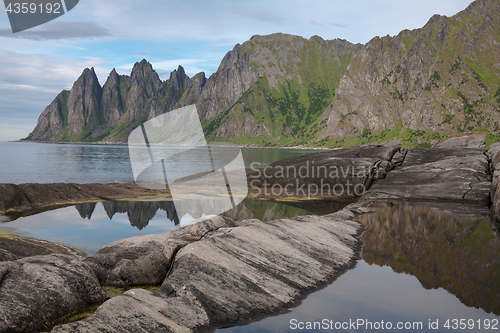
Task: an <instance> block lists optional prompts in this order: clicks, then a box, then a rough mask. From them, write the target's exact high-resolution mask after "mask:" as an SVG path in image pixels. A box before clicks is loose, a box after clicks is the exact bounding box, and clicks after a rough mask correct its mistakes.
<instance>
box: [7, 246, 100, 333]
mask: <svg viewBox="0 0 500 333" xmlns="http://www.w3.org/2000/svg"><path fill="white" fill-rule="evenodd" d="M0 295H1V297H0V332H33V331H39V330H41V329H43V328H44V327H46V326H48V325H53V324H55V323H57V322H58V321H60V320H61V319H63V318H65V317H66V316H69V315H72V314H75V313H79V312H83V311H84V310H85V309H86V308H88V307H89V306H91V305H95V304H99V303H102V302H104V301H105V300H106V299H107V298H108V297H107V295H106V293H105V292H104V290H103V289H102V288H101V286H100V285H99V281H98V280H97V279H96V277H95V275H94V274H93V272H92V271H91V270H90V268H89V267H88V266H87V265H86V264H84V263H82V262H81V261H79V260H77V259H75V258H73V257H69V256H64V255H46V256H35V257H29V258H25V259H19V260H14V261H6V262H0Z"/></svg>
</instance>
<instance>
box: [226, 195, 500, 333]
mask: <svg viewBox="0 0 500 333" xmlns="http://www.w3.org/2000/svg"><path fill="white" fill-rule="evenodd" d="M476 208H478V207H474V208H472V207H467V206H462V205H461V204H458V205H455V206H454V207H450V206H448V207H443V206H441V207H440V206H439V205H436V206H434V207H430V206H429V205H425V206H422V205H418V204H417V205H412V204H396V205H391V204H388V205H381V206H379V207H374V210H375V213H374V214H366V215H363V216H361V221H362V222H363V224H364V226H365V227H366V231H365V233H364V234H363V236H362V238H361V240H362V241H363V243H364V246H363V252H362V254H361V257H362V259H360V260H358V262H357V263H356V266H355V268H354V269H351V270H348V271H347V272H345V273H344V274H343V275H341V276H340V277H339V278H338V279H337V280H336V281H335V282H334V283H332V284H330V285H328V286H326V287H325V288H324V289H323V290H320V291H318V292H315V293H313V294H311V295H309V296H308V297H307V298H306V299H304V300H303V301H302V302H301V303H300V304H299V305H298V306H296V307H295V308H291V309H289V310H287V311H286V312H285V313H283V314H281V315H277V316H272V317H268V318H265V319H262V320H261V321H258V322H254V323H251V324H249V325H246V326H238V327H231V328H226V329H220V330H219V331H220V332H221V333H222V332H224V333H229V332H231V333H233V332H234V333H250V332H252V333H253V332H293V331H299V332H305V331H307V332H329V331H335V332H385V331H394V332H404V331H406V332H495V331H496V332H498V331H499V330H500V316H499V315H500V240H499V239H498V236H497V235H496V234H495V233H494V232H493V231H492V230H491V226H490V220H489V218H488V210H487V208H486V209H481V207H479V209H478V211H476V212H474V210H475V209H476ZM450 211H451V212H453V213H450ZM323 320H326V322H327V324H326V325H324V324H323V323H324V322H323ZM358 320H359V321H360V322H359V323H364V324H363V325H360V326H353V325H351V324H352V322H355V323H358ZM331 321H332V322H333V328H332V326H331V325H332V324H331ZM382 321H383V322H384V323H385V326H384V327H386V329H381V328H380V327H381V326H378V327H379V329H376V327H377V325H380V324H381V322H382ZM314 322H317V323H321V325H317V326H316V329H315V328H314V326H313V325H314ZM299 323H301V324H299ZM307 323H310V325H312V326H311V327H312V329H305V328H306V327H307ZM344 323H348V324H347V325H345V324H344ZM368 323H371V324H368ZM387 323H391V325H392V329H387ZM398 323H403V325H408V327H410V328H409V329H408V328H406V329H405V328H404V326H403V329H399V330H398V329H397V327H396V325H397V324H398ZM420 323H421V326H419V325H420ZM430 323H433V324H434V323H437V324H438V325H437V326H435V325H433V326H432V328H429V325H430ZM335 324H337V325H338V326H337V329H336V328H335ZM299 325H302V326H299ZM339 325H340V326H339ZM342 325H343V328H342V327H341V326H342ZM370 325H371V326H370ZM300 327H303V328H304V329H300ZM420 327H421V328H420ZM434 327H436V329H434ZM454 327H455V329H453V328H454ZM486 327H488V328H486Z"/></svg>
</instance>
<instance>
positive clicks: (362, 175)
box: [247, 145, 400, 201]
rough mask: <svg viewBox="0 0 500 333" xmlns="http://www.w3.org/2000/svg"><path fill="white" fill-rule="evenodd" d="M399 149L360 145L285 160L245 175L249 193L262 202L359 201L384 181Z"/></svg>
mask: <svg viewBox="0 0 500 333" xmlns="http://www.w3.org/2000/svg"><path fill="white" fill-rule="evenodd" d="M399 149H400V148H399V147H393V146H383V145H364V146H356V147H349V148H345V149H336V150H328V151H324V152H319V153H314V154H308V155H304V156H300V157H291V158H286V159H283V160H281V161H278V162H275V163H273V164H271V165H269V166H266V167H263V168H260V169H259V168H254V169H250V170H249V171H248V172H247V176H248V183H249V190H250V193H252V194H254V195H257V196H260V197H265V198H283V197H295V198H301V197H307V198H330V199H334V200H337V201H345V200H351V199H354V198H358V197H360V196H361V195H362V194H363V193H364V191H365V190H367V189H368V188H369V187H370V185H371V183H372V181H373V180H377V179H381V178H385V175H386V174H387V172H389V171H390V170H391V169H392V168H393V165H392V163H391V159H392V157H393V156H394V154H395V153H396V152H398V151H399Z"/></svg>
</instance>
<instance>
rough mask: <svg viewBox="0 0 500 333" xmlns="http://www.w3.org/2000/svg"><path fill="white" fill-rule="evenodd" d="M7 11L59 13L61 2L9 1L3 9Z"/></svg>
mask: <svg viewBox="0 0 500 333" xmlns="http://www.w3.org/2000/svg"><path fill="white" fill-rule="evenodd" d="M5 10H6V11H7V13H9V14H11V13H14V14H28V13H31V14H35V13H40V14H42V13H47V14H61V4H60V3H57V2H56V3H54V4H52V3H46V4H43V3H40V4H36V3H33V2H32V3H29V2H23V3H18V2H16V3H9V5H8V6H7V8H6V9H5Z"/></svg>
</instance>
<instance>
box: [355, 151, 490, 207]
mask: <svg viewBox="0 0 500 333" xmlns="http://www.w3.org/2000/svg"><path fill="white" fill-rule="evenodd" d="M484 153H485V150H483V149H472V148H415V149H411V150H410V151H408V153H407V154H406V156H405V160H404V162H403V163H402V164H401V166H400V167H397V168H395V169H393V170H392V171H391V172H389V173H388V174H387V177H386V179H384V180H381V181H379V182H377V183H376V184H375V185H374V186H372V188H371V189H370V190H369V191H368V192H367V193H366V194H365V195H364V196H363V198H362V200H364V201H381V200H382V201H435V200H437V201H453V202H467V203H476V204H485V205H488V204H489V195H490V186H491V177H490V175H489V166H488V159H487V157H486V155H485V154H484Z"/></svg>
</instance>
